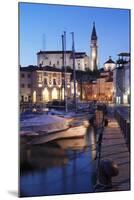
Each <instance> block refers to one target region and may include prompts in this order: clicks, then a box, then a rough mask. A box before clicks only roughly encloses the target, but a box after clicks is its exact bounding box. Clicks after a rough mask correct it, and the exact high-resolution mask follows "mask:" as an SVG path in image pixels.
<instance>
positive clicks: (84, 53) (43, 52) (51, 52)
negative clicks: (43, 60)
mask: <svg viewBox="0 0 134 200" xmlns="http://www.w3.org/2000/svg"><path fill="white" fill-rule="evenodd" d="M66 53H68V54H71V58H72V51H66ZM40 54H63V51H39V52H37V55H40ZM85 56H87V55H86V52H75V58H83V57H85Z"/></svg>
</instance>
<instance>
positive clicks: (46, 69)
mask: <svg viewBox="0 0 134 200" xmlns="http://www.w3.org/2000/svg"><path fill="white" fill-rule="evenodd" d="M39 70H40V71H51V72H63V70H62V69H58V68H55V67H51V66H43V67H38V66H34V65H30V66H27V67H21V68H20V71H28V72H29V71H39ZM67 73H69V72H67Z"/></svg>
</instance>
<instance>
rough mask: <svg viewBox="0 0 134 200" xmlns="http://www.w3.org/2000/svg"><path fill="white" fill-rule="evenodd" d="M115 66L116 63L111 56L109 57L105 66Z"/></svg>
mask: <svg viewBox="0 0 134 200" xmlns="http://www.w3.org/2000/svg"><path fill="white" fill-rule="evenodd" d="M112 63H113V64H115V62H114V61H113V60H112V59H111V56H109V59H108V60H107V61H106V62H105V63H104V64H112Z"/></svg>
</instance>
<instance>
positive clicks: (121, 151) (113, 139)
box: [96, 117, 130, 192]
mask: <svg viewBox="0 0 134 200" xmlns="http://www.w3.org/2000/svg"><path fill="white" fill-rule="evenodd" d="M108 121H109V123H108V126H107V127H105V128H104V132H103V139H102V146H101V160H105V159H109V160H111V161H114V162H115V163H116V164H117V165H118V169H119V174H118V175H117V176H114V177H112V188H106V189H101V188H98V189H97V190H96V192H109V191H127V190H130V152H129V148H128V146H127V144H126V141H125V138H124V136H123V132H122V130H121V128H120V126H119V123H118V122H117V120H116V119H115V118H113V117H109V118H108ZM129 134H130V133H129Z"/></svg>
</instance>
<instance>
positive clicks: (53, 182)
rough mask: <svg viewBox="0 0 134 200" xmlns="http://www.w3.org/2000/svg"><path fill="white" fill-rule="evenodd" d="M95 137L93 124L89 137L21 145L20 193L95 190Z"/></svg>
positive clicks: (24, 195) (27, 194) (58, 192)
mask: <svg viewBox="0 0 134 200" xmlns="http://www.w3.org/2000/svg"><path fill="white" fill-rule="evenodd" d="M95 141H96V140H95V134H94V131H93V129H92V128H90V129H89V130H87V135H86V137H82V138H75V139H61V140H55V141H53V142H50V143H47V144H42V145H35V146H30V147H28V148H26V147H23V146H21V151H20V169H21V173H20V174H21V176H20V196H22V197H26V196H29V197H30V196H41V195H54V194H73V193H84V192H93V184H92V170H93V169H92V157H93V158H94V156H95V148H94V147H95V146H94V145H95ZM91 144H92V145H91ZM91 150H92V155H91ZM93 155H94V156H93Z"/></svg>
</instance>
